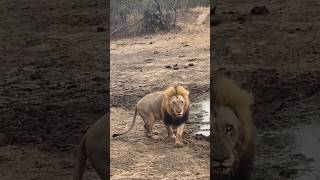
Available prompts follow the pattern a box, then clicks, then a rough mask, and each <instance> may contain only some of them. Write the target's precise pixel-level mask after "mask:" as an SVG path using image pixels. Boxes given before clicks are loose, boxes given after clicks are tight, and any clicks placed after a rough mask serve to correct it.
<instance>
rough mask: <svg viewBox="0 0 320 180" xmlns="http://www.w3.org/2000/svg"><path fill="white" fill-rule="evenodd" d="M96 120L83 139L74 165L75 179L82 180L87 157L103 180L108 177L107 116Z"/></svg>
mask: <svg viewBox="0 0 320 180" xmlns="http://www.w3.org/2000/svg"><path fill="white" fill-rule="evenodd" d="M108 116H109V113H108V114H106V115H104V116H102V117H101V118H100V119H99V120H98V121H96V122H95V123H94V124H93V125H92V126H91V127H90V128H89V129H88V131H87V132H86V133H85V134H84V136H83V137H82V139H81V143H80V148H79V152H78V155H77V159H76V161H75V165H74V172H73V180H82V178H83V173H84V169H85V167H86V161H87V159H88V160H89V161H90V163H91V165H92V166H93V168H94V169H95V170H96V172H97V173H98V174H99V176H100V178H101V179H102V180H105V179H107V168H108V167H107V160H108V156H107V155H108V153H107V119H106V118H107V117H108Z"/></svg>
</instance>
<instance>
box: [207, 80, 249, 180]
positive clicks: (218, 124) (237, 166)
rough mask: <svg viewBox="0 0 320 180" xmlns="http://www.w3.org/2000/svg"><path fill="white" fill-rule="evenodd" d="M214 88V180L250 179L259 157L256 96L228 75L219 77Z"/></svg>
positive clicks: (212, 144)
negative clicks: (254, 116) (254, 115)
mask: <svg viewBox="0 0 320 180" xmlns="http://www.w3.org/2000/svg"><path fill="white" fill-rule="evenodd" d="M213 86H214V87H213V88H212V89H213V91H214V93H213V98H214V103H215V104H214V112H213V136H212V143H211V150H212V159H213V162H212V163H211V170H212V174H213V179H215V180H224V179H227V180H248V179H250V174H251V171H252V166H253V161H254V155H255V141H254V136H255V135H254V134H255V126H254V123H253V121H252V118H251V105H252V104H253V97H252V96H251V94H249V93H248V92H246V91H245V90H243V89H242V88H241V87H239V86H238V85H236V84H235V82H234V81H233V80H231V79H228V78H226V77H224V76H219V77H217V79H216V82H215V83H213Z"/></svg>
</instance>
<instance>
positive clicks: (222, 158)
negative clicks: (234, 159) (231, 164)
mask: <svg viewBox="0 0 320 180" xmlns="http://www.w3.org/2000/svg"><path fill="white" fill-rule="evenodd" d="M228 159H229V156H227V155H224V154H223V153H222V154H220V155H218V156H214V157H213V160H214V161H217V162H219V163H221V164H222V163H223V162H224V161H226V160H228Z"/></svg>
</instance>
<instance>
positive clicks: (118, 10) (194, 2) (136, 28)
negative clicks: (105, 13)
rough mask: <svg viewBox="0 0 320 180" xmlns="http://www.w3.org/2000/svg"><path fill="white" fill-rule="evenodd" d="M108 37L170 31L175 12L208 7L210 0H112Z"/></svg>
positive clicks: (173, 22)
mask: <svg viewBox="0 0 320 180" xmlns="http://www.w3.org/2000/svg"><path fill="white" fill-rule="evenodd" d="M110 3H111V4H110V10H111V11H110V13H111V14H110V15H111V16H110V25H111V37H115V36H130V35H139V34H142V33H144V34H145V33H154V32H159V31H169V30H172V29H175V28H177V24H176V19H177V14H178V13H188V10H190V9H191V8H195V7H199V6H203V7H209V6H210V0H111V2H110Z"/></svg>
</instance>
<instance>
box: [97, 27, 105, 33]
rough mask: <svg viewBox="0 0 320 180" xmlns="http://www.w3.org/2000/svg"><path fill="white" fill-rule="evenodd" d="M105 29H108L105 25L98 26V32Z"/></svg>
mask: <svg viewBox="0 0 320 180" xmlns="http://www.w3.org/2000/svg"><path fill="white" fill-rule="evenodd" d="M103 31H106V28H105V27H102V26H98V27H97V32H103Z"/></svg>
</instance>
